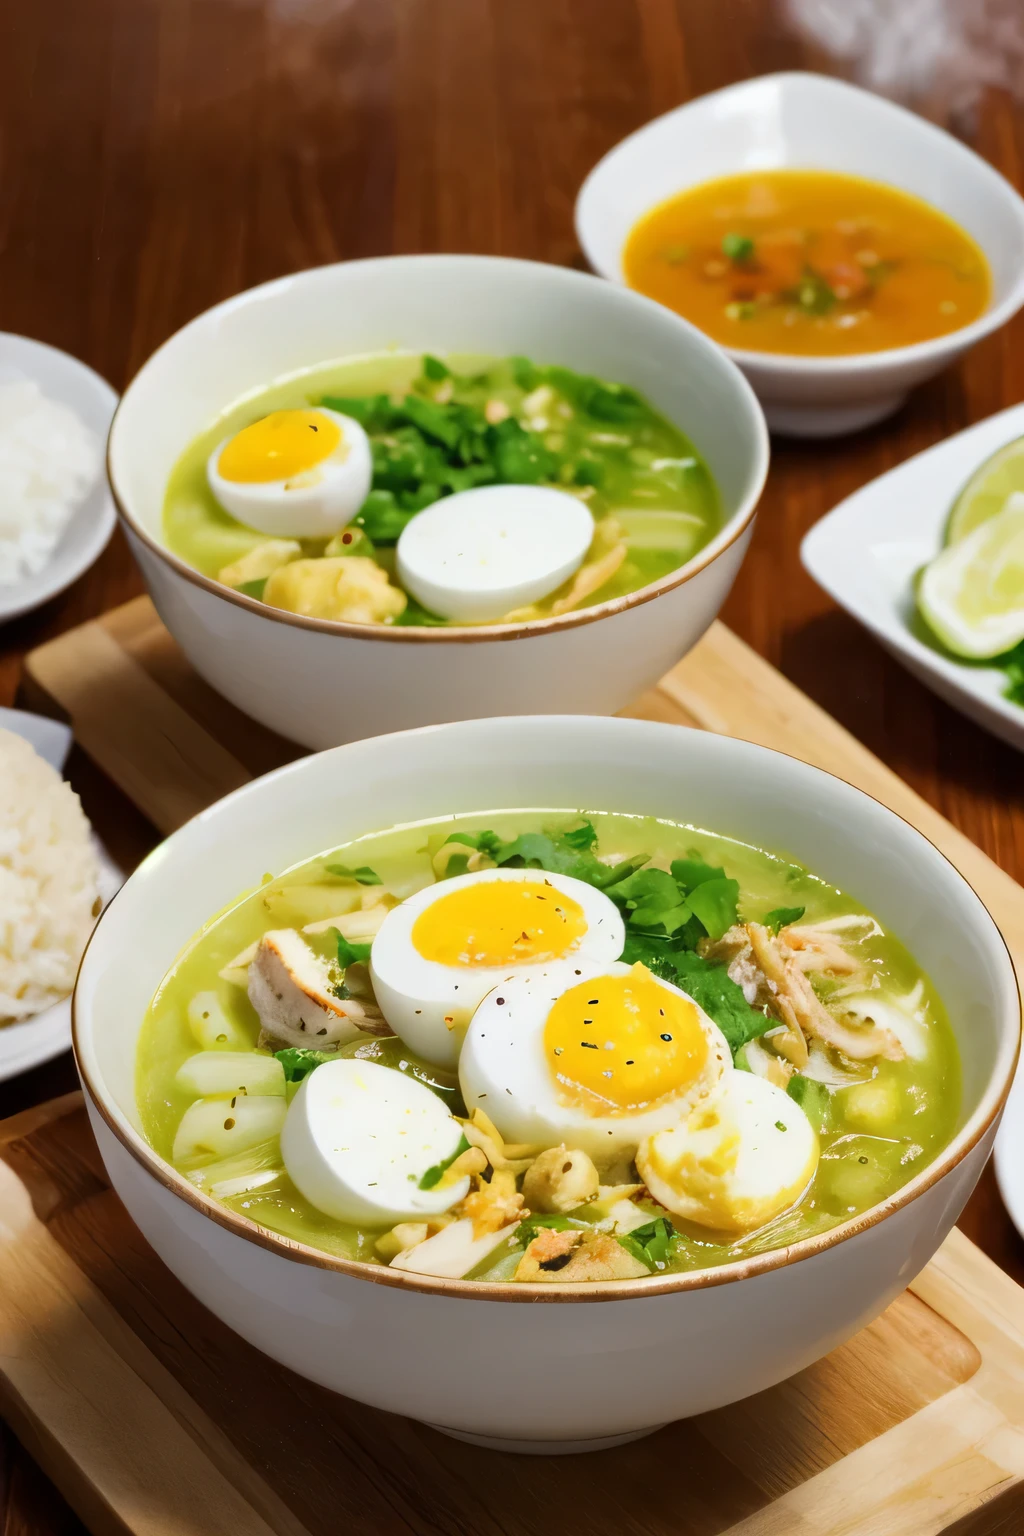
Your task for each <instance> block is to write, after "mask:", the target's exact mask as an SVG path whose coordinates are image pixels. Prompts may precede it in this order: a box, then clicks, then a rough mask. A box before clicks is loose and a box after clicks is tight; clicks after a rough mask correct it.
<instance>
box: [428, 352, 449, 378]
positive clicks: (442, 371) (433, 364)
mask: <svg viewBox="0 0 1024 1536" xmlns="http://www.w3.org/2000/svg"><path fill="white" fill-rule="evenodd" d="M450 372H451V369H450V368H449V367H448V365H447V363H442V361H441V359H440V358H439V357H431V355H430V353H429V352H424V354H423V377H424V378H425V379H431V380H433V381H434V382H435V383H439V382H440V381H441V379H446V378H447V377H448V375H449V373H450Z"/></svg>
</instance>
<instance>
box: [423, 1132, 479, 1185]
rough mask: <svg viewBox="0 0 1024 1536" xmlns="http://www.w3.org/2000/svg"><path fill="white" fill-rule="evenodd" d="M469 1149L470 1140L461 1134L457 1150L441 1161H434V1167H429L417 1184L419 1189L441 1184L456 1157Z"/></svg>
mask: <svg viewBox="0 0 1024 1536" xmlns="http://www.w3.org/2000/svg"><path fill="white" fill-rule="evenodd" d="M468 1151H469V1142H468V1141H467V1140H466V1138H465V1136H460V1137H459V1144H458V1146H457V1147H456V1148H455V1151H454V1152H453V1153H452V1155H451V1156H450V1157H446V1158H444V1159H443V1160H442V1161H441V1162H439V1163H434V1165H433V1167H431V1168H428V1169H427V1171H426V1173H425V1174H424V1175H423V1177H422V1179H420V1181H419V1183H418V1184H417V1186H416V1188H417V1189H433V1187H434V1185H435V1184H440V1182H441V1179H442V1177H443V1175H444V1174H445V1172H446V1171H447V1169H449V1168H450V1167H451V1165H452V1163H454V1161H455V1159H456V1158H457V1157H461V1156H462V1154H463V1152H468Z"/></svg>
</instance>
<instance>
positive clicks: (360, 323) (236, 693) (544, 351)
mask: <svg viewBox="0 0 1024 1536" xmlns="http://www.w3.org/2000/svg"><path fill="white" fill-rule="evenodd" d="M389 348H396V349H398V350H401V351H405V352H413V353H415V352H422V351H426V352H432V353H441V354H444V353H452V354H455V355H458V354H460V353H461V354H463V355H465V354H474V353H475V354H477V355H479V354H481V353H485V354H492V355H495V356H499V357H502V356H508V355H515V354H521V355H526V356H529V357H532V358H533V359H534V360H535V361H537V362H541V363H560V364H563V365H566V366H568V367H570V368H573V369H576V370H579V371H581V372H585V373H592V374H597V375H600V376H601V377H604V378H608V379H611V380H614V381H616V382H620V383H624V384H628V385H631V386H633V387H634V388H636V389H638V390H639V391H641V393H642V394H644V395H645V396H646V397H647V399H648V400H649V401H650V402H651V403H652V405H654V407H655V408H656V409H657V410H659V411H660V412H661V413H662V414H663V415H664V416H665V417H667V418H668V420H669V421H671V422H672V423H673V424H675V425H677V426H679V427H680V428H681V429H682V430H683V431H684V432H685V433H686V434H687V436H688V437H689V438H690V440H691V441H692V442H693V443H694V445H695V447H696V448H697V451H698V452H699V453H700V454H701V455H702V457H703V459H704V461H705V463H706V464H707V466H708V468H709V470H710V472H711V475H712V476H713V478H714V480H715V484H716V486H717V488H718V492H719V497H720V503H721V511H722V520H721V525H720V527H719V530H718V532H717V533H716V534H715V535H714V536H713V537H712V538H711V540H710V541H709V542H708V543H707V544H706V545H705V546H704V547H703V548H702V549H700V550H699V551H698V552H697V554H696V555H695V556H694V557H693V558H692V559H691V560H689V561H688V562H687V563H686V564H684V565H682V566H680V567H679V568H678V569H676V570H674V571H671V572H670V573H669V574H668V575H667V576H664V577H662V578H661V579H660V580H659V581H656V582H654V583H651V584H650V585H648V586H645V587H642V588H641V589H640V590H639V591H637V592H633V593H629V594H627V595H625V596H622V597H618V598H613V599H612V600H610V601H607V602H604V603H598V604H596V605H595V606H593V607H589V608H581V609H578V610H575V611H573V612H570V613H566V614H563V615H561V616H558V617H553V618H545V619H540V620H537V621H535V622H533V623H529V624H508V623H504V624H488V625H474V626H464V627H444V628H440V627H438V628H427V627H422V628H418V627H413V626H409V627H405V626H392V625H383V624H377V625H367V624H353V623H343V622H336V621H332V620H326V619H315V618H306V617H303V616H300V615H298V614H295V613H290V612H285V611H284V610H282V609H278V608H272V607H269V606H267V605H266V604H264V603H261V602H259V601H257V600H256V599H255V598H253V597H248V596H246V595H245V594H244V593H241V592H238V591H235V590H232V589H231V588H228V587H225V586H222V585H221V584H220V583H218V582H217V581H214V580H212V579H211V578H210V577H208V576H204V575H201V574H200V573H199V572H198V571H197V570H195V569H193V568H192V567H191V566H190V565H188V564H187V563H186V562H185V561H184V560H182V559H181V558H180V557H179V556H177V555H176V554H174V553H173V552H172V551H171V550H170V549H169V548H168V546H167V542H166V539H165V537H164V532H163V506H164V496H165V492H166V487H167V482H168V477H169V476H170V473H171V470H172V469H173V467H174V464H175V463H176V461H177V459H178V457H179V456H180V454H181V453H182V452H183V450H184V449H185V448H186V447H187V446H188V445H189V444H190V443H191V442H192V441H193V440H194V439H195V437H196V436H197V435H198V434H199V433H200V432H202V431H203V430H204V429H206V428H208V427H209V426H210V425H211V423H212V422H213V421H214V419H215V418H216V417H217V416H218V414H219V413H220V412H222V411H223V410H224V409H225V408H226V407H227V406H229V405H232V404H234V403H236V402H237V401H238V400H240V399H241V398H243V397H244V396H246V395H248V394H251V393H253V392H255V391H258V390H260V389H262V388H264V387H265V386H267V385H268V384H270V383H271V382H273V381H274V380H280V379H282V378H284V377H287V376H289V375H292V374H295V373H298V372H301V371H304V370H306V369H309V368H312V367H315V366H317V365H318V364H327V363H330V362H332V361H336V360H343V359H345V358H346V357H355V356H360V355H365V354H367V353H372V352H380V351H384V350H386V349H389ZM767 467H768V434H767V430H766V427H765V423H764V418H763V416H762V414H761V411H760V408H759V406H758V404H757V400H756V399H755V397H754V395H753V393H752V391H751V389H750V387H749V385H748V384H747V382H746V381H745V379H744V378H743V376H742V374H741V373H740V371H739V370H738V369H737V368H735V367H734V366H733V364H732V363H730V362H729V360H728V359H727V358H726V357H725V355H724V353H723V352H722V351H721V350H720V348H718V347H716V346H715V345H714V344H713V343H712V342H710V341H709V340H708V339H707V338H706V337H705V336H703V335H702V334H701V332H700V331H698V330H696V329H695V327H693V326H691V325H689V324H688V323H687V322H686V321H684V320H681V319H679V317H678V316H676V315H672V314H670V313H669V312H668V311H667V310H665V309H663V308H662V307H661V305H658V304H655V303H653V302H652V301H651V300H649V299H645V298H643V297H641V295H639V294H635V293H631V292H629V291H627V290H625V289H620V288H615V287H613V286H612V285H611V284H609V283H603V282H601V281H600V280H599V279H597V278H595V277H592V276H590V275H588V274H583V273H578V272H570V271H567V270H565V269H564V268H561V267H555V266H545V265H541V264H540V263H536V262H526V261H513V260H506V259H501V258H495V257H479V256H401V257H384V258H381V259H377V260H368V261H356V262H348V263H343V264H339V265H336V266H329V267H320V268H317V269H314V270H312V271H308V272H301V273H298V274H296V275H295V276H293V277H285V278H281V279H280V280H279V281H277V282H272V283H267V284H265V285H264V286H263V287H261V288H255V289H252V290H250V291H249V292H247V293H242V294H240V295H238V297H237V298H234V299H230V300H229V301H228V302H226V303H224V304H221V305H218V306H217V308H215V309H212V310H209V311H208V312H207V313H206V314H204V315H201V316H200V317H199V318H198V319H197V320H194V321H192V323H191V324H189V325H187V326H186V327H185V328H184V329H183V330H181V331H179V332H178V333H177V334H176V335H175V336H172V337H171V339H170V340H169V341H168V342H166V343H165V344H164V346H163V347H161V348H160V349H159V351H157V352H156V353H155V354H154V356H153V357H152V358H150V360H149V362H147V363H146V364H145V366H144V367H143V368H142V370H141V372H140V373H139V374H138V375H137V377H136V378H135V380H134V381H133V382H132V384H131V385H130V386H129V388H128V389H127V391H126V392H125V395H124V398H123V400H122V402H121V405H120V407H119V409H118V412H117V415H116V417H115V419H114V424H113V427H112V430H111V434H110V444H109V454H108V468H109V474H110V481H111V485H112V487H113V492H114V498H115V501H116V503H117V506H118V511H119V513H120V516H121V519H122V522H123V524H124V527H125V531H126V533H127V536H128V540H129V543H130V544H131V547H132V550H133V552H134V554H135V556H136V559H137V560H138V562H139V565H140V566H141V568H142V573H143V576H144V577H145V579H146V583H147V585H148V587H149V591H150V594H151V596H152V598H153V601H154V603H155V604H156V608H157V610H158V612H159V614H160V617H161V619H162V620H163V621H164V623H165V624H166V626H167V628H168V629H169V630H170V632H171V634H172V635H173V636H174V638H175V639H176V640H177V641H178V643H179V645H180V646H181V648H182V650H183V651H184V652H185V654H186V655H187V657H188V658H189V660H190V661H191V662H192V664H193V666H194V667H195V668H196V670H197V672H199V673H200V674H201V675H202V676H203V677H204V678H205V679H206V681H207V682H209V683H210V684H212V686H213V687H214V688H216V689H217V690H218V691H219V692H220V693H221V694H223V695H224V696H225V697H226V698H228V699H230V700H231V702H232V703H233V704H236V705H238V707H239V708H240V709H242V710H244V711H245V713H246V714H248V715H251V716H252V717H253V718H254V719H256V720H258V721H260V722H261V723H262V724H264V725H266V726H269V727H270V728H271V729H272V730H275V731H278V732H279V733H280V734H281V735H283V736H287V737H289V738H290V739H291V740H293V741H296V742H300V743H301V744H302V745H304V746H307V747H313V748H321V747H328V746H333V745H335V744H337V743H339V742H343V741H349V740H352V739H353V738H356V737H362V736H370V735H375V734H378V733H380V732H384V731H394V730H399V729H403V728H405V727H408V726H416V725H426V724H432V723H435V722H437V721H444V720H453V719H469V718H473V717H480V716H484V715H491V714H495V713H505V714H518V713H533V712H538V711H540V712H569V713H576V712H579V713H581V714H585V713H589V714H595V713H597V714H604V713H612V712H613V711H615V710H617V709H620V708H622V707H623V706H624V705H626V704H628V703H630V702H631V701H632V700H633V699H634V698H635V697H636V696H637V695H638V694H639V693H641V692H642V691H643V690H644V689H645V688H648V687H649V686H651V685H652V684H653V683H654V682H656V681H657V679H658V678H659V677H660V676H661V675H662V674H663V673H664V672H665V671H667V670H668V668H669V667H671V666H672V665H673V664H674V663H675V662H676V661H678V660H679V658H680V657H681V656H682V655H684V653H685V652H686V651H687V650H689V648H690V647H691V646H692V645H694V644H695V643H696V641H697V640H698V639H699V638H700V636H701V635H702V634H703V633H704V631H705V630H706V629H707V627H708V625H709V624H710V623H711V622H712V620H713V619H714V618H715V616H716V614H717V613H718V610H719V608H720V607H721V605H722V603H723V602H724V600H725V597H726V595H727V593H728V591H729V588H730V587H731V585H732V582H733V579H734V577H735V575H736V572H737V571H738V569H739V567H740V564H741V562H742V560H743V556H744V553H745V551H746V548H747V545H748V543H749V540H750V537H751V534H752V532H753V524H754V516H755V511H756V507H757V501H758V497H759V496H760V493H761V488H762V486H763V484H764V479H765V475H766V473H767Z"/></svg>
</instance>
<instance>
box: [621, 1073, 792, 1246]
mask: <svg viewBox="0 0 1024 1536" xmlns="http://www.w3.org/2000/svg"><path fill="white" fill-rule="evenodd" d="M636 1165H637V1168H638V1169H639V1171H640V1176H641V1177H642V1179H643V1180H644V1183H645V1184H646V1185H647V1188H648V1189H649V1190H650V1192H651V1194H652V1195H653V1196H654V1198H655V1200H657V1201H659V1202H660V1203H661V1204H662V1205H663V1206H665V1208H666V1209H667V1210H669V1211H672V1212H673V1213H674V1214H675V1215H676V1216H681V1217H682V1218H683V1219H684V1220H685V1221H692V1222H695V1223H696V1224H697V1225H698V1226H701V1227H712V1228H714V1229H715V1230H716V1231H719V1232H730V1233H743V1232H753V1231H755V1230H756V1229H757V1228H758V1227H763V1226H764V1225H765V1224H766V1223H767V1222H769V1221H771V1220H772V1219H773V1217H775V1216H778V1215H779V1214H780V1213H781V1212H782V1211H785V1210H788V1209H789V1207H790V1206H791V1205H794V1204H795V1203H796V1202H797V1200H799V1198H800V1196H801V1195H802V1194H803V1192H804V1190H805V1189H806V1188H807V1186H808V1184H809V1183H810V1181H811V1179H812V1178H813V1177H814V1173H815V1169H816V1168H817V1166H818V1138H817V1136H816V1135H815V1132H814V1129H813V1127H812V1125H811V1122H810V1121H809V1120H808V1118H807V1116H806V1115H805V1113H804V1111H803V1110H802V1109H801V1108H800V1105H799V1104H797V1103H796V1102H795V1100H793V1099H791V1098H790V1096H789V1094H788V1093H786V1092H785V1091H784V1090H783V1089H782V1088H777V1087H776V1086H775V1084H774V1083H770V1082H769V1081H768V1079H767V1078H764V1077H755V1076H754V1074H753V1073H751V1072H729V1073H727V1074H726V1075H725V1076H724V1077H723V1079H722V1082H721V1085H720V1087H719V1089H718V1090H717V1092H716V1093H715V1094H714V1095H712V1097H711V1098H710V1099H708V1100H707V1101H705V1102H704V1103H702V1104H699V1105H697V1106H696V1107H695V1108H694V1109H693V1110H691V1112H690V1114H689V1115H688V1116H687V1118H686V1119H685V1120H684V1121H683V1122H682V1123H681V1124H679V1125H675V1126H672V1127H669V1128H668V1129H666V1130H659V1131H657V1132H655V1133H654V1134H652V1135H650V1136H648V1137H647V1139H646V1140H645V1141H644V1142H643V1143H642V1144H641V1146H640V1148H639V1150H638V1152H637V1155H636Z"/></svg>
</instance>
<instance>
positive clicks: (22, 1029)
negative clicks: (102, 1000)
mask: <svg viewBox="0 0 1024 1536" xmlns="http://www.w3.org/2000/svg"><path fill="white" fill-rule="evenodd" d="M0 730H5V731H13V732H14V733H15V735H17V736H24V738H25V740H26V741H30V742H31V743H32V745H33V746H34V747H35V749H36V751H37V752H38V753H39V756H40V757H43V758H45V759H46V761H47V762H48V763H50V764H51V765H52V767H54V768H56V769H58V770H60V769H61V768H63V766H64V761H65V759H66V757H67V755H68V752H69V751H70V749H71V732H70V730H69V729H68V727H67V726H66V725H61V724H59V722H58V721H56V720H47V719H46V718H45V717H44V716H43V715H30V714H27V713H26V712H25V711H24V710H21V709H0ZM93 845H94V847H95V849H96V857H97V859H98V860H99V866H100V876H99V883H100V897H101V899H102V901H103V905H104V906H106V904H107V902H108V901H110V900H111V898H112V897H113V896H114V894H115V892H116V891H118V890H119V889H120V887H121V886H122V885H123V884H124V875H123V874H122V873H121V871H120V870H119V869H118V867H117V865H116V864H115V863H114V862H113V860H112V859H111V858H110V855H109V854H108V853H107V851H106V849H105V848H104V847H103V845H102V843H101V842H100V841H99V839H98V838H96V837H94V838H93ZM70 1048H71V999H70V997H66V998H64V999H63V1001H62V1002H59V1003H54V1005H53V1007H52V1008H47V1009H45V1010H44V1012H42V1013H37V1014H36V1015H35V1016H34V1017H33V1018H31V1019H26V1020H25V1021H24V1023H21V1024H8V1025H7V1027H6V1028H5V1029H0V1083H2V1082H6V1081H7V1079H8V1078H9V1077H17V1075H18V1073H19V1072H27V1071H28V1070H29V1068H31V1067H39V1066H42V1064H43V1062H46V1061H50V1060H52V1058H53V1057H54V1056H59V1055H60V1054H61V1052H62V1051H67V1050H69V1049H70Z"/></svg>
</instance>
